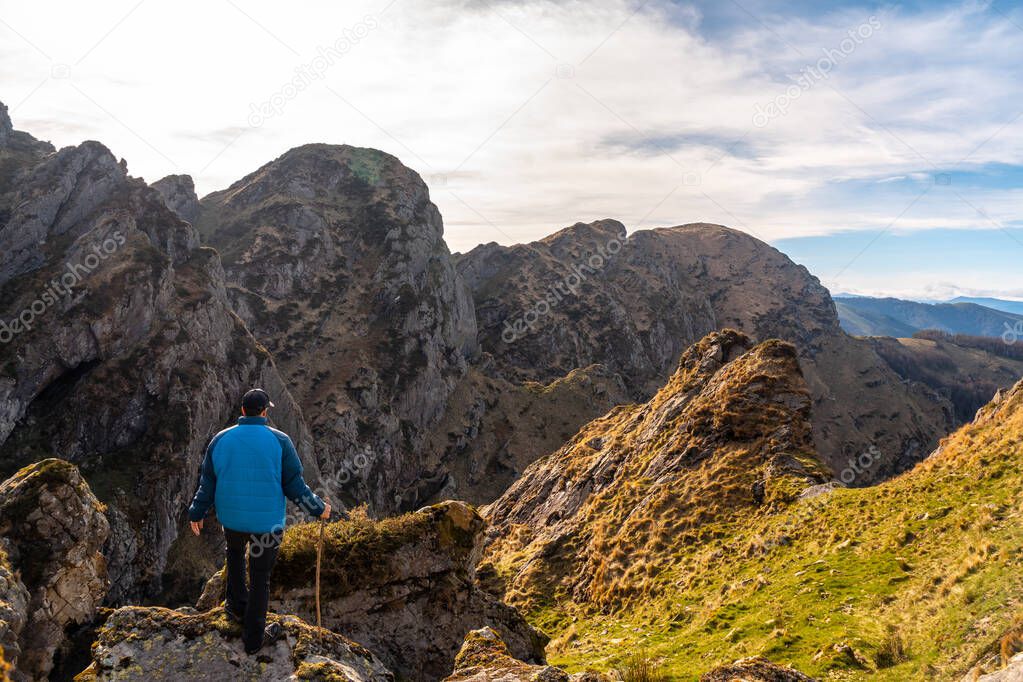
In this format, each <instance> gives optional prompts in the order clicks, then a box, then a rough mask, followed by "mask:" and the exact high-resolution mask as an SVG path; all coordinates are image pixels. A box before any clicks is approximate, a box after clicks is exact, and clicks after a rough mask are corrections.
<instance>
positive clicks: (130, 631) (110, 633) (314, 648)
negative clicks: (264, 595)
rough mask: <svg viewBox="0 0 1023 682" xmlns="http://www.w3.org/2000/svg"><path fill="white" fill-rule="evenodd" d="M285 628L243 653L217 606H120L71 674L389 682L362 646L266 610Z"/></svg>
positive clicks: (85, 680)
mask: <svg viewBox="0 0 1023 682" xmlns="http://www.w3.org/2000/svg"><path fill="white" fill-rule="evenodd" d="M268 622H276V623H279V624H280V625H281V627H282V628H283V631H284V635H283V636H282V637H281V639H280V640H278V641H277V642H276V643H275V644H273V645H272V646H269V647H265V648H264V649H263V650H262V651H260V652H259V653H258V654H256V655H248V654H246V653H245V651H244V648H243V646H242V641H241V627H240V626H239V625H237V624H236V623H234V622H233V621H231V620H230V619H229V618H228V617H227V614H226V613H225V612H224V610H223V609H222V608H217V609H214V610H212V611H208V612H205V613H194V612H193V613H188V612H186V611H174V610H171V609H165V608H159V607H141V606H127V607H123V608H120V609H118V610H116V611H114V612H113V613H112V614H111V615H110V616H109V618H107V620H106V622H105V623H104V625H103V626H102V627H101V628H100V629H99V632H98V638H97V640H96V643H95V644H94V645H93V649H92V663H91V664H90V665H89V667H88V668H86V669H85V670H84V671H82V672H81V673H80V674H79V675H78V676H76V677H75V680H76V681H77V682H104V681H106V680H118V681H122V682H128V681H131V680H139V681H142V680H145V681H147V682H162V681H165V680H166V681H167V682H171V681H173V682H178V681H186V680H196V681H199V680H204V681H205V680H229V679H246V680H266V681H267V682H278V681H279V680H320V681H323V682H328V681H330V682H334V681H340V680H344V681H345V682H393V681H394V676H393V675H392V674H391V673H390V671H388V670H387V669H386V668H385V667H384V666H383V664H381V663H380V661H379V660H377V659H376V657H374V656H373V654H372V653H370V652H369V651H368V650H366V649H365V648H364V647H362V646H360V645H358V644H356V643H354V642H352V641H350V640H348V639H346V638H344V637H342V636H341V635H338V634H335V633H333V632H329V631H327V630H323V629H320V628H317V627H315V626H312V625H309V624H308V623H305V622H303V621H302V620H300V619H298V618H295V617H294V616H279V615H276V614H270V616H269V620H268Z"/></svg>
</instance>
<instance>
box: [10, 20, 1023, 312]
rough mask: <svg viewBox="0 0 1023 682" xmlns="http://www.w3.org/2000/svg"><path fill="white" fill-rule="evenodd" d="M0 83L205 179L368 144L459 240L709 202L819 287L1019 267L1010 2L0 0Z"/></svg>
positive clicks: (23, 107) (1005, 283) (887, 286)
mask: <svg viewBox="0 0 1023 682" xmlns="http://www.w3.org/2000/svg"><path fill="white" fill-rule="evenodd" d="M57 15H59V16H61V18H62V19H61V21H60V22H55V21H53V17H54V16H57ZM185 37H187V38H185ZM328 58H329V59H328ZM0 101H3V102H5V103H6V104H8V105H9V106H10V108H11V117H12V119H13V120H14V122H15V125H16V127H18V128H20V129H23V130H28V131H29V132H32V133H33V134H35V135H36V136H37V137H40V138H43V139H49V140H51V141H53V142H54V143H55V144H57V145H67V144H75V143H78V142H80V141H82V140H84V139H98V140H101V141H103V142H104V143H105V144H107V145H108V146H109V147H110V148H111V149H112V150H113V152H114V153H115V154H117V155H118V156H122V157H124V158H125V159H126V161H127V163H128V167H129V170H130V172H132V173H133V174H135V175H138V176H141V177H144V178H146V179H147V180H155V179H158V178H159V177H162V176H163V175H166V174H169V173H188V174H191V175H192V176H193V177H194V178H195V181H196V185H197V187H198V189H199V191H200V193H206V192H209V191H213V190H216V189H221V188H223V187H225V186H227V185H228V184H230V183H231V182H232V181H234V180H236V179H238V178H240V177H241V176H243V175H245V174H246V173H248V172H250V171H252V170H254V169H255V168H257V167H259V166H260V165H262V164H263V163H265V162H267V161H269V160H270V159H272V158H274V157H276V156H277V155H279V154H281V153H283V152H284V151H286V150H287V149H289V148H291V147H294V146H296V145H299V144H303V143H307V142H328V143H348V144H353V145H357V146H365V147H375V148H378V149H383V150H385V151H387V152H390V153H392V154H395V155H396V156H398V157H399V158H401V160H402V161H403V162H405V163H406V164H407V165H408V166H410V167H412V168H414V169H415V170H417V171H418V172H419V173H420V174H421V175H422V176H423V177H424V179H425V180H426V181H427V183H428V184H429V185H430V188H431V196H432V198H433V200H434V202H435V203H436V204H437V205H438V206H439V207H440V209H441V212H442V213H443V215H444V219H445V229H446V232H445V236H446V239H447V241H448V243H449V245H450V246H451V248H452V249H453V250H466V249H469V248H472V246H474V245H476V244H478V243H481V242H486V241H498V242H502V243H506V244H507V243H514V242H522V241H530V240H533V239H538V238H541V237H543V236H545V235H547V234H549V233H551V232H553V231H555V230H557V229H559V228H561V227H563V226H565V225H569V224H572V223H574V222H576V221H580V220H583V221H589V220H594V219H599V218H607V217H610V218H617V219H619V220H622V221H623V222H624V223H625V224H626V225H627V227H628V228H629V229H630V230H635V229H640V228H646V227H656V226H668V225H677V224H682V223H688V222H713V223H721V224H725V225H729V226H732V227H735V228H738V229H741V230H745V231H747V232H749V233H751V234H753V235H755V236H757V237H760V238H761V239H764V240H765V241H767V242H769V243H772V244H774V245H776V246H778V247H779V248H781V249H782V250H784V251H786V252H788V253H790V255H792V256H793V257H794V258H795V259H796V260H798V261H799V262H802V263H804V264H805V265H807V266H808V267H809V268H810V270H811V271H812V272H814V273H815V274H816V275H818V276H819V277H820V278H821V280H822V281H823V282H824V283H825V285H827V286H828V287H829V288H831V289H832V290H833V291H852V292H858V293H867V294H893V295H903V296H908V297H914V298H934V297H943V296H945V294H947V295H949V296H953V295H957V294H960V293H961V294H976V293H984V294H991V295H1001V296H1018V295H1019V292H1020V291H1021V289H1023V282H1021V281H1020V278H1019V276H1018V272H1019V268H1018V267H1017V265H1018V263H1019V262H1020V259H1021V258H1023V246H1021V245H1020V244H1019V243H1018V242H1017V240H1016V239H1014V238H1013V237H1014V236H1018V230H1019V229H1020V227H1023V215H1021V211H1020V207H1021V206H1023V201H1021V200H1020V199H1021V198H1023V194H1021V184H1023V9H1021V8H1020V7H1019V6H1018V4H1010V3H1008V2H997V3H991V2H983V1H980V0H970V1H966V2H886V3H865V2H851V1H848V0H840V1H839V2H832V3H820V2H810V1H807V0H797V1H796V2H768V1H766V0H718V1H714V2H710V1H706V2H704V1H700V2H681V1H678V0H649V1H645V2H644V1H642V0H590V1H586V2H584V1H583V0H488V1H487V2H483V1H481V0H416V1H415V2H413V1H412V0H394V1H393V2H392V1H391V0H351V1H349V2H345V3H319V2H299V3H295V4H286V3H275V2H272V1H271V0H247V1H246V2H244V3H241V2H237V1H236V0H183V1H182V2H175V3H169V2H161V1H159V0H147V1H146V2H142V3H139V2H138V1H137V0H110V2H106V3H102V4H101V5H88V4H85V3H75V2H70V1H65V0H58V1H56V2H53V3H47V4H45V5H43V4H40V3H18V2H15V1H14V0H0ZM878 235H880V236H878ZM864 246H866V248H864ZM853 256H855V258H853Z"/></svg>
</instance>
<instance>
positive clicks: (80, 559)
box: [0, 459, 109, 679]
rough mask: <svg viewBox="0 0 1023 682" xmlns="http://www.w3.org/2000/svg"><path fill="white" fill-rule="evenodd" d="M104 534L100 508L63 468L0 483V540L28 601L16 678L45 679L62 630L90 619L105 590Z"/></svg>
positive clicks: (45, 467) (69, 468)
mask: <svg viewBox="0 0 1023 682" xmlns="http://www.w3.org/2000/svg"><path fill="white" fill-rule="evenodd" d="M108 533H109V526H108V525H107V520H106V517H105V516H104V515H103V507H102V505H101V504H100V503H99V500H97V499H96V497H95V496H94V495H93V494H92V491H91V490H89V486H88V485H87V484H86V483H85V481H84V480H83V479H82V477H81V475H80V474H79V472H78V469H77V468H75V467H74V466H73V465H71V464H69V463H68V462H65V461H63V460H59V459H46V460H43V461H41V462H39V463H37V464H33V465H31V466H28V467H26V468H24V469H22V470H21V471H19V472H18V473H17V474H16V475H15V476H13V477H12V478H10V479H8V480H7V481H5V482H4V483H3V484H0V536H2V537H4V538H5V539H6V541H7V543H8V546H9V548H10V561H11V564H12V565H14V566H16V567H17V569H18V570H19V572H20V575H21V579H22V581H23V582H24V583H25V587H26V588H27V589H28V592H29V595H30V598H29V603H28V609H27V616H28V618H27V621H26V622H25V624H24V627H23V629H22V630H21V635H20V638H19V642H20V647H21V655H20V656H19V657H18V659H17V669H18V670H19V671H20V672H21V673H23V674H27V675H29V676H30V677H32V678H36V679H43V678H45V677H46V676H47V675H48V674H49V672H50V670H51V669H52V668H53V662H54V656H55V655H56V654H59V653H60V651H61V649H62V647H63V646H64V644H65V631H66V630H67V629H69V628H70V626H73V625H81V624H83V623H86V622H88V621H90V620H91V619H92V618H93V617H94V616H95V615H96V609H97V607H98V606H99V603H100V601H101V600H102V599H103V597H104V596H105V595H106V592H107V587H108V582H107V567H106V561H105V559H104V558H103V555H102V554H101V553H100V549H101V548H102V547H103V543H104V542H105V541H106V539H107V534H108ZM8 625H9V626H10V625H12V624H11V623H9V624H8ZM13 625H14V627H12V628H11V630H12V631H13V630H16V629H17V622H16V621H15V622H14V623H13Z"/></svg>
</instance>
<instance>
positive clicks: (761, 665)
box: [700, 658, 814, 682]
mask: <svg viewBox="0 0 1023 682" xmlns="http://www.w3.org/2000/svg"><path fill="white" fill-rule="evenodd" d="M700 682H814V679H813V678H812V677H808V676H807V675H804V674H803V673H801V672H799V671H798V670H795V669H793V668H786V667H783V666H780V665H776V664H774V663H771V662H770V661H768V660H767V659H766V658H744V659H742V660H741V661H736V662H735V663H732V664H730V665H723V666H721V667H719V668H715V669H714V670H712V671H711V672H709V673H707V674H706V675H703V676H701V677H700Z"/></svg>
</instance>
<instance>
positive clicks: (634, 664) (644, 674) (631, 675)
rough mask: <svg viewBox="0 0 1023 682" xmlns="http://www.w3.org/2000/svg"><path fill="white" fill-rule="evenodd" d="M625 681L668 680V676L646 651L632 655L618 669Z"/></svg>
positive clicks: (647, 681)
mask: <svg viewBox="0 0 1023 682" xmlns="http://www.w3.org/2000/svg"><path fill="white" fill-rule="evenodd" d="M618 673H619V674H620V675H621V678H622V681H623V682H667V681H668V676H667V675H665V674H664V673H662V672H660V666H659V665H658V664H657V663H655V662H654V660H653V659H652V658H650V657H649V656H648V655H647V653H646V652H645V651H641V652H638V653H634V654H632V655H630V656H629V657H628V658H627V659H625V662H624V663H623V664H622V667H621V668H619V669H618Z"/></svg>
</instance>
